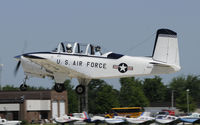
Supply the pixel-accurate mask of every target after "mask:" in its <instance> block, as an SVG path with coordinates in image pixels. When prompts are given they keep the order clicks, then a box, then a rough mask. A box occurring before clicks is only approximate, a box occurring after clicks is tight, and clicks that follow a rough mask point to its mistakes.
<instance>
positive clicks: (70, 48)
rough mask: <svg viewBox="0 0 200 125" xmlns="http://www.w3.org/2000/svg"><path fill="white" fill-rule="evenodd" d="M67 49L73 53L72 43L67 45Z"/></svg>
mask: <svg viewBox="0 0 200 125" xmlns="http://www.w3.org/2000/svg"><path fill="white" fill-rule="evenodd" d="M66 51H67V53H72V45H71V44H69V43H68V44H67V46H66Z"/></svg>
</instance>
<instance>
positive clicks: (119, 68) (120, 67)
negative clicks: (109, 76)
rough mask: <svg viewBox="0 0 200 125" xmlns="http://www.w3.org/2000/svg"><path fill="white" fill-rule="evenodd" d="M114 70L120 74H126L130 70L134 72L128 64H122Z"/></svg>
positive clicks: (114, 67) (115, 66) (114, 66)
mask: <svg viewBox="0 0 200 125" xmlns="http://www.w3.org/2000/svg"><path fill="white" fill-rule="evenodd" d="M113 69H118V71H119V72H121V73H125V72H127V71H128V70H133V67H132V66H128V65H127V64H126V63H120V64H119V65H113Z"/></svg>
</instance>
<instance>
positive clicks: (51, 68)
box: [24, 55, 83, 77]
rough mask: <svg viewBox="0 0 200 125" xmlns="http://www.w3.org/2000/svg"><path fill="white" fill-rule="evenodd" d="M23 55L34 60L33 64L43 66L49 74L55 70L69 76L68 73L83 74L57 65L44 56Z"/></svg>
mask: <svg viewBox="0 0 200 125" xmlns="http://www.w3.org/2000/svg"><path fill="white" fill-rule="evenodd" d="M24 57H26V58H28V59H29V60H30V61H32V62H34V63H35V64H38V65H40V66H41V67H43V68H45V70H46V72H48V73H50V74H52V75H53V74H54V73H56V72H59V73H64V74H67V76H69V77H71V75H70V74H77V76H82V75H83V74H81V73H79V72H76V71H74V70H72V69H70V68H68V67H64V66H62V65H59V64H57V63H55V62H53V61H51V60H48V59H46V58H41V57H37V56H29V55H25V56H24Z"/></svg>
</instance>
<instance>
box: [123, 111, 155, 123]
mask: <svg viewBox="0 0 200 125" xmlns="http://www.w3.org/2000/svg"><path fill="white" fill-rule="evenodd" d="M126 121H127V122H128V123H132V124H147V123H148V124H150V123H153V122H154V121H155V118H153V117H150V112H143V114H142V115H141V116H139V117H137V118H126Z"/></svg>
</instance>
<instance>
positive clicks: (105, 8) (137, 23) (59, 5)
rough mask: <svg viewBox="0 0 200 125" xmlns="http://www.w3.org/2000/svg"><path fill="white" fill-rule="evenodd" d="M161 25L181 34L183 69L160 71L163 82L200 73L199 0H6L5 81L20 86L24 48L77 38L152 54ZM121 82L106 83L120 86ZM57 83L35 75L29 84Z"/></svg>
mask: <svg viewBox="0 0 200 125" xmlns="http://www.w3.org/2000/svg"><path fill="white" fill-rule="evenodd" d="M159 28H169V29H172V30H174V31H176V32H177V33H178V40H179V48H180V61H181V67H182V69H181V71H180V72H178V73H175V74H170V75H161V77H162V78H163V81H164V82H165V83H166V84H167V83H168V82H169V81H170V80H171V78H173V77H175V76H178V75H182V74H183V75H188V74H194V75H199V74H200V66H199V64H200V58H199V57H200V56H199V54H200V49H199V48H200V1H199V0H166V1H164V0H137V1H136V0H99V1H97V0H71V1H69V0H32V1H30V0H1V1H0V63H3V64H4V66H3V72H2V84H3V85H5V84H10V85H14V86H19V85H20V84H21V82H22V80H23V78H24V74H23V70H22V67H21V68H20V70H19V73H18V75H17V76H16V77H14V75H13V71H14V68H15V66H16V64H17V62H16V61H15V60H14V58H13V57H14V56H16V55H19V54H21V53H22V51H23V49H24V48H26V49H25V50H24V52H35V51H51V50H52V49H53V48H54V47H56V46H57V44H58V43H59V42H60V41H72V42H76V41H78V42H83V43H95V44H99V45H101V46H103V47H105V48H106V49H107V50H109V51H113V52H116V53H122V54H126V55H131V56H151V55H152V50H153V45H154V39H155V34H154V33H155V32H156V30H157V29H159ZM24 43H27V46H26V47H24ZM141 43H143V44H141ZM138 44H141V45H140V46H138ZM129 48H132V49H131V50H129V51H127V50H128V49H129ZM118 80H119V79H111V80H106V81H108V82H109V84H111V85H113V86H114V87H115V88H119V86H120V85H119V82H118ZM52 82H53V81H52V80H49V79H40V78H32V79H30V80H29V81H28V82H27V83H29V84H30V85H34V86H43V87H51V86H52ZM74 82H77V81H74ZM76 84H77V83H76Z"/></svg>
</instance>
